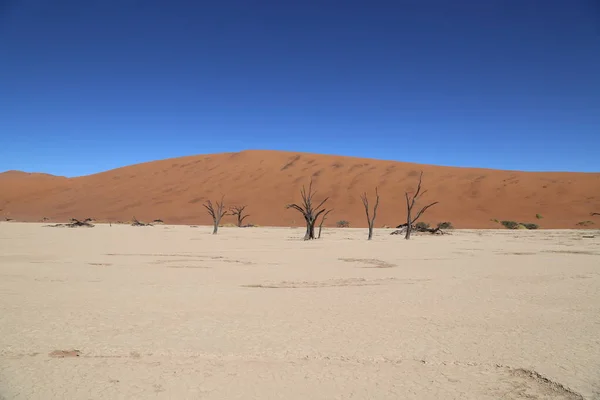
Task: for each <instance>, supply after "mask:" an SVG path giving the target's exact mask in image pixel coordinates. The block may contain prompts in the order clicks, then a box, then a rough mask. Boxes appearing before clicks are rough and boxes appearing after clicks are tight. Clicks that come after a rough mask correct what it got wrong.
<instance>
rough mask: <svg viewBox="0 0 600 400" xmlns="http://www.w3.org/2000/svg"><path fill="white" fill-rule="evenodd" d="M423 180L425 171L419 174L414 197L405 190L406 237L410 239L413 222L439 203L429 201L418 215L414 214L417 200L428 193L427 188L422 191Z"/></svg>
mask: <svg viewBox="0 0 600 400" xmlns="http://www.w3.org/2000/svg"><path fill="white" fill-rule="evenodd" d="M422 181H423V171H421V175H419V184H418V185H417V190H416V191H415V194H414V195H413V196H412V198H411V197H410V196H409V195H408V192H405V193H404V194H405V196H406V236H404V238H405V239H406V240H408V239H410V234H411V232H412V229H413V224H415V223H416V222H417V220H418V219H419V218H421V215H423V213H424V212H425V211H427V209H429V207H433V206H435V205H436V204H438V202H437V201H434V202H433V203H429V204H427V205H426V206H424V207H423V208H421V210H420V211H419V212H418V213H417V214H416V216H414V217H413V216H412V211H413V208H414V206H415V204H416V202H417V200H419V199H420V198H421V197H422V196H423V195H424V194H425V193H427V190H425V191H423V192H422V193H421V183H422Z"/></svg>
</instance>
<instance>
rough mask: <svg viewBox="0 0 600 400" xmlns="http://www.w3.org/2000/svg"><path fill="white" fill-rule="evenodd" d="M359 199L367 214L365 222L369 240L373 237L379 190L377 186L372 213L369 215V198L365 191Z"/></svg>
mask: <svg viewBox="0 0 600 400" xmlns="http://www.w3.org/2000/svg"><path fill="white" fill-rule="evenodd" d="M360 199H361V200H362V203H363V205H364V206H365V213H366V214H367V222H368V224H369V236H368V238H367V240H371V239H372V238H373V226H374V225H375V218H376V217H377V207H379V192H378V190H377V187H375V206H374V207H373V215H372V216H371V214H370V211H369V208H370V207H369V198H368V197H367V192H364V193H363V194H362V195H361V196H360Z"/></svg>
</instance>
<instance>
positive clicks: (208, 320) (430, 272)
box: [0, 223, 600, 400]
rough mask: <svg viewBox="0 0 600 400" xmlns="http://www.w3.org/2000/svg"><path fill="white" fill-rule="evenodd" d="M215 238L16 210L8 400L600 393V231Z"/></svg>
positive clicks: (1, 304) (2, 281)
mask: <svg viewBox="0 0 600 400" xmlns="http://www.w3.org/2000/svg"><path fill="white" fill-rule="evenodd" d="M209 232H210V228H208V227H200V228H190V227H188V226H177V227H174V226H156V227H148V228H134V227H129V226H115V225H113V226H112V227H109V226H106V225H98V226H96V227H95V228H92V229H85V228H83V229H68V228H64V229H58V228H44V227H42V226H41V225H39V224H13V223H1V224H0V397H2V396H4V397H5V398H7V399H13V398H14V399H45V400H48V399H99V398H105V399H150V398H151V399H155V398H156V399H199V398H202V399H205V398H206V399H236V398H245V399H247V398H256V399H275V398H279V399H309V398H310V399H338V398H355V399H375V398H376V399H385V398H389V399H519V398H528V399H550V398H557V399H578V398H582V396H583V398H587V399H595V398H600V234H596V237H595V238H593V239H584V238H582V236H583V235H584V234H587V235H589V234H590V232H587V233H582V232H576V231H539V232H523V231H485V232H484V231H480V232H476V231H457V232H454V234H453V235H452V236H444V237H431V236H419V237H415V238H414V240H411V241H409V242H407V241H405V240H403V239H401V238H400V237H396V236H389V235H388V234H387V233H388V232H389V230H378V231H376V235H375V239H374V240H373V241H372V242H367V241H366V240H365V238H366V230H365V229H360V230H352V229H347V230H332V229H328V230H326V231H325V233H324V238H323V239H322V240H319V241H314V242H303V241H301V240H299V238H301V237H302V234H303V230H302V229H285V228H279V229H277V228H272V229H262V228H253V229H237V228H222V229H221V231H220V233H219V235H218V236H212V235H210V234H209ZM71 349H77V350H79V351H80V352H81V353H80V356H79V357H67V358H55V357H52V356H50V353H51V352H53V351H55V350H71ZM537 374H540V375H541V376H540V375H537ZM542 376H543V377H546V378H547V379H548V380H545V379H543V378H542ZM553 382H555V383H553Z"/></svg>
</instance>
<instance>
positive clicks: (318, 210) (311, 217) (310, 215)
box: [286, 179, 329, 240]
mask: <svg viewBox="0 0 600 400" xmlns="http://www.w3.org/2000/svg"><path fill="white" fill-rule="evenodd" d="M316 193H317V192H313V189H312V179H311V180H310V184H309V185H308V192H307V191H306V187H305V186H302V190H300V195H301V196H302V203H300V205H298V204H295V203H293V204H288V205H287V206H286V208H293V209H294V210H297V211H298V212H300V213H301V214H302V216H303V217H304V220H305V221H306V234H305V235H304V240H312V239H314V238H315V222H316V221H317V218H318V217H319V216H320V215H321V214H323V213H324V212H325V209H324V208H323V205H324V204H325V202H326V201H327V200H328V199H329V197H326V198H325V200H323V201H321V202H320V203H319V205H318V206H316V207H314V206H313V197H314V196H315V194H316Z"/></svg>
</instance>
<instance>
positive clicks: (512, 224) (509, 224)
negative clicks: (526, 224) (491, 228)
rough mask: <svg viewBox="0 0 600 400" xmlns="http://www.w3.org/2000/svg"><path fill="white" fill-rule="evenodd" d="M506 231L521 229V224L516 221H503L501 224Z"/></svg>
mask: <svg viewBox="0 0 600 400" xmlns="http://www.w3.org/2000/svg"><path fill="white" fill-rule="evenodd" d="M500 223H501V224H502V225H503V226H504V227H505V228H506V229H519V225H520V224H519V223H518V222H515V221H501V222H500Z"/></svg>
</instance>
